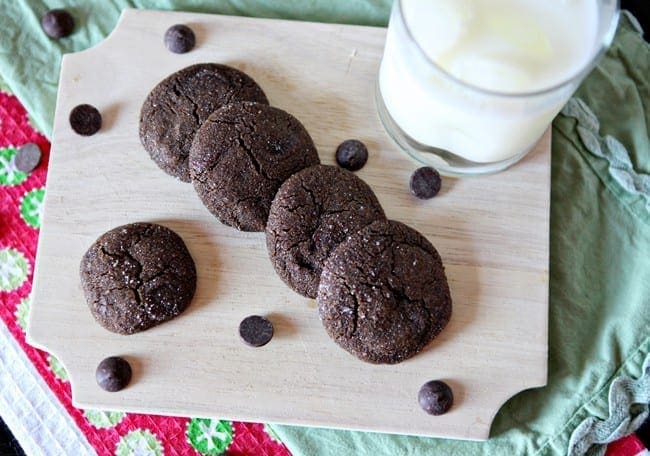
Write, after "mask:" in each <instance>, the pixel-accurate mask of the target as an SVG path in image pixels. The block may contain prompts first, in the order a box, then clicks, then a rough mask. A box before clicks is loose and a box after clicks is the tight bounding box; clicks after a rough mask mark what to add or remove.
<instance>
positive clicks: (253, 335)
mask: <svg viewBox="0 0 650 456" xmlns="http://www.w3.org/2000/svg"><path fill="white" fill-rule="evenodd" d="M239 336H240V337H241V338H242V340H243V341H244V342H245V343H246V344H248V345H250V346H251V347H261V346H262V345H266V344H268V343H269V341H270V340H271V338H272V337H273V325H272V324H271V322H270V321H269V320H267V319H266V318H264V317H260V316H259V315H251V316H250V317H246V318H244V319H243V320H242V321H241V323H240V324H239Z"/></svg>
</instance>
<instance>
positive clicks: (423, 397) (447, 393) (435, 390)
mask: <svg viewBox="0 0 650 456" xmlns="http://www.w3.org/2000/svg"><path fill="white" fill-rule="evenodd" d="M418 402H419V403H420V407H422V409H424V411H425V412H427V413H428V414H430V415H442V414H443V413H446V412H447V411H448V410H449V409H450V408H451V406H452V405H453V403H454V395H453V393H452V392H451V388H449V385H447V384H446V383H445V382H443V381H441V380H431V381H430V382H427V383H425V384H424V385H422V388H420V392H419V393H418Z"/></svg>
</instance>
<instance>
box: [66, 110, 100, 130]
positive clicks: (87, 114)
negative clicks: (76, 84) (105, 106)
mask: <svg viewBox="0 0 650 456" xmlns="http://www.w3.org/2000/svg"><path fill="white" fill-rule="evenodd" d="M69 121H70V126H71V127H72V129H73V130H74V131H75V133H77V134H80V135H82V136H92V135H94V134H95V133H97V132H98V131H99V130H100V129H101V128H102V115H101V114H100V113H99V111H98V110H97V108H96V107H94V106H91V105H89V104H80V105H78V106H75V107H74V108H73V109H72V111H70V118H69Z"/></svg>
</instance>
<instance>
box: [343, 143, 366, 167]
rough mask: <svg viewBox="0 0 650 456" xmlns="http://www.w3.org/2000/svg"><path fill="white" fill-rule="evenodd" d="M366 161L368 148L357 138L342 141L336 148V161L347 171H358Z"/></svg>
mask: <svg viewBox="0 0 650 456" xmlns="http://www.w3.org/2000/svg"><path fill="white" fill-rule="evenodd" d="M367 161H368V148H367V147H366V145H365V144H364V143H362V142H361V141H359V140H357V139H348V140H346V141H343V142H342V143H341V144H340V145H339V147H338V148H337V149H336V163H338V165H339V166H340V167H341V168H345V169H347V170H348V171H358V170H360V169H361V168H363V166H364V165H365V164H366V162H367Z"/></svg>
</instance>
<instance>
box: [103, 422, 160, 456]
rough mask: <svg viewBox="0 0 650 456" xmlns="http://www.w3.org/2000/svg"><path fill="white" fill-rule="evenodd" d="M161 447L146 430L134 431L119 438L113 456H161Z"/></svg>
mask: <svg viewBox="0 0 650 456" xmlns="http://www.w3.org/2000/svg"><path fill="white" fill-rule="evenodd" d="M162 455H163V447H162V444H161V443H160V441H159V440H158V439H157V438H156V436H155V435H153V434H152V433H151V431H149V430H148V429H136V430H135V431H131V432H129V433H128V434H126V435H124V436H123V437H122V438H120V441H119V442H118V443H117V448H116V449H115V456H162Z"/></svg>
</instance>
